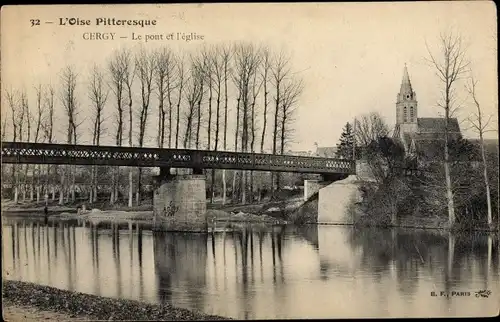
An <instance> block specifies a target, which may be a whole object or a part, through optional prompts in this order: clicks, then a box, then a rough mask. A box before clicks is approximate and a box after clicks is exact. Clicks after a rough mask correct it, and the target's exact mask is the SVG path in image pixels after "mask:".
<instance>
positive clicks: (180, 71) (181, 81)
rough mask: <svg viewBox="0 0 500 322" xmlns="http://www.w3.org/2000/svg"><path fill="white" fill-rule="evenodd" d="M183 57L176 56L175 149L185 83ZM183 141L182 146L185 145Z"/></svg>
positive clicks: (177, 143)
mask: <svg viewBox="0 0 500 322" xmlns="http://www.w3.org/2000/svg"><path fill="white" fill-rule="evenodd" d="M184 66H185V65H184V57H183V56H179V57H177V79H178V83H177V88H178V94H177V111H176V120H175V148H176V149H177V148H178V147H179V137H180V136H179V134H180V132H179V126H180V115H181V111H180V107H181V101H182V95H183V90H184V85H185V83H186V80H185V75H184V74H185V71H184V68H185V67H184ZM185 146H186V145H185V143H184V147H185Z"/></svg>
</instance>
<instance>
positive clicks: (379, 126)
mask: <svg viewBox="0 0 500 322" xmlns="http://www.w3.org/2000/svg"><path fill="white" fill-rule="evenodd" d="M354 128H355V129H356V131H355V133H354V135H355V140H356V145H357V146H359V147H366V146H368V145H369V144H370V143H372V142H373V141H375V142H377V140H378V139H379V138H380V137H384V136H388V135H389V126H388V125H387V123H386V122H385V121H384V119H383V118H382V116H380V114H379V113H377V112H371V113H368V114H363V115H361V116H359V117H357V118H356V119H355V120H354Z"/></svg>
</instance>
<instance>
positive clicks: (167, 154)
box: [2, 142, 356, 176]
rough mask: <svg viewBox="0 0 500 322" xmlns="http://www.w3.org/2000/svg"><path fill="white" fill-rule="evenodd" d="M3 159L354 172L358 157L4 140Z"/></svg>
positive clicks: (309, 171)
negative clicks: (347, 158)
mask: <svg viewBox="0 0 500 322" xmlns="http://www.w3.org/2000/svg"><path fill="white" fill-rule="evenodd" d="M2 163H13V164H22V163H25V164H26V163H27V164H75V165H107V166H132V167H160V168H191V169H195V171H197V172H199V171H200V170H201V169H233V170H256V171H277V172H298V173H316V174H322V175H325V176H328V175H335V174H345V175H348V174H354V173H355V172H356V166H355V161H353V160H345V159H332V158H319V157H304V156H292V155H273V154H263V153H243V152H229V151H205V150H189V149H160V148H138V147H118V146H93V145H71V144H47V143H29V142H2Z"/></svg>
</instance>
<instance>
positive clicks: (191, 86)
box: [184, 65, 203, 148]
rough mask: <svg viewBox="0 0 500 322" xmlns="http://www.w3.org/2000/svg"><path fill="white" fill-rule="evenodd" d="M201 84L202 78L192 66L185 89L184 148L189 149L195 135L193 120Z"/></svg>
mask: <svg viewBox="0 0 500 322" xmlns="http://www.w3.org/2000/svg"><path fill="white" fill-rule="evenodd" d="M202 83H203V76H202V75H201V73H200V71H199V69H198V68H196V67H195V66H193V65H192V66H191V70H190V76H189V78H188V80H187V81H186V89H185V96H186V102H187V110H186V111H185V123H186V127H185V133H184V148H191V143H192V138H193V133H195V129H194V124H193V123H194V118H195V114H196V110H197V106H198V103H199V100H200V97H201V96H203V87H202V86H203V85H202Z"/></svg>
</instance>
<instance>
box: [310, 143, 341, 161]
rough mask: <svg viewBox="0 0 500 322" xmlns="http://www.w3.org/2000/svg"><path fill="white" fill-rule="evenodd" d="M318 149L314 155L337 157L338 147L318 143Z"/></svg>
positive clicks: (316, 145)
mask: <svg viewBox="0 0 500 322" xmlns="http://www.w3.org/2000/svg"><path fill="white" fill-rule="evenodd" d="M314 145H315V147H316V151H315V152H313V156H315V157H321V158H336V154H337V147H335V146H324V147H319V146H318V144H317V143H315V144H314Z"/></svg>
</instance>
